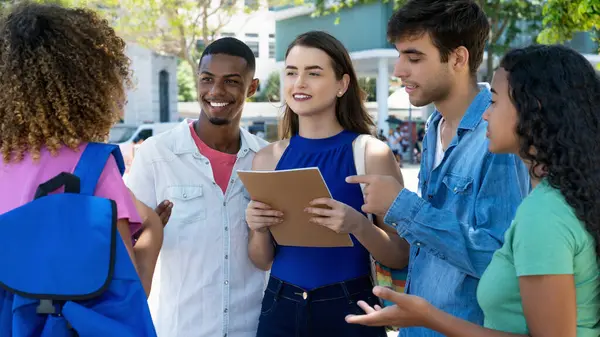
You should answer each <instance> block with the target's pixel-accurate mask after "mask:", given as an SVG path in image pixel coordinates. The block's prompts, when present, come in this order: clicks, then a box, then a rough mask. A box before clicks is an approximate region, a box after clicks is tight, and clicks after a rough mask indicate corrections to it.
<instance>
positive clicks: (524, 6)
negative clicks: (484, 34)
mask: <svg viewBox="0 0 600 337" xmlns="http://www.w3.org/2000/svg"><path fill="white" fill-rule="evenodd" d="M379 1H382V2H384V3H388V2H389V1H393V3H394V7H395V8H399V7H400V6H402V5H403V4H404V3H406V0H339V1H335V3H334V4H333V5H331V2H330V1H327V0H315V1H306V3H309V2H311V3H313V4H314V6H315V12H314V14H313V15H316V16H318V15H331V14H333V15H337V14H338V13H339V11H340V10H342V9H344V8H352V7H354V6H356V5H361V4H368V3H376V2H379ZM564 1H565V2H567V1H570V0H564ZM581 1H598V0H581ZM477 2H478V3H479V5H480V6H481V8H482V9H483V10H484V11H485V13H486V14H487V16H488V19H489V21H490V26H491V32H490V37H489V44H488V46H487V50H488V52H491V54H492V55H501V54H503V53H504V52H506V51H507V50H508V49H509V48H510V47H511V45H513V44H514V43H515V42H517V41H516V39H517V38H518V37H519V36H523V35H521V34H524V35H525V36H527V35H528V36H533V37H535V36H537V34H538V32H539V31H540V30H541V24H540V23H541V22H542V7H543V6H542V2H543V1H542V0H511V1H507V0H477ZM335 20H339V16H338V17H337V18H336V19H335ZM381 29H385V27H381ZM486 68H487V74H486V80H487V81H489V80H491V77H492V74H493V70H494V59H493V57H488V60H487V65H486Z"/></svg>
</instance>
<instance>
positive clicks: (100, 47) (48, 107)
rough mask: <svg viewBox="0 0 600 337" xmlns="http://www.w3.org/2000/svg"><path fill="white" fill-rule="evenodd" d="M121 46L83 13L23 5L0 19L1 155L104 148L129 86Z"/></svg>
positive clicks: (107, 27) (99, 21) (104, 25)
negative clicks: (99, 144) (91, 146)
mask: <svg viewBox="0 0 600 337" xmlns="http://www.w3.org/2000/svg"><path fill="white" fill-rule="evenodd" d="M129 64H130V60H129V58H128V57H127V56H126V55H125V41H123V40H122V39H121V38H120V37H118V36H117V35H116V34H115V31H114V30H113V29H112V28H111V27H110V25H109V23H108V21H106V20H103V19H102V18H100V17H99V16H98V15H97V14H96V13H94V12H93V11H90V10H85V9H69V8H64V7H61V6H59V5H54V4H51V5H48V4H47V5H42V4H35V3H22V4H20V5H17V6H15V7H13V8H12V9H10V10H7V11H6V12H4V13H3V15H2V18H1V19H0V151H1V152H2V158H3V160H4V162H10V161H16V162H18V161H20V160H22V159H23V156H24V154H25V153H30V154H31V156H32V158H33V160H38V159H39V154H40V149H41V148H42V147H44V146H45V147H46V148H48V149H49V150H50V152H51V153H52V154H56V153H57V151H58V149H59V148H60V147H62V146H68V147H69V148H71V149H76V148H77V147H78V146H79V144H80V143H82V142H92V141H94V142H103V141H105V140H106V137H107V135H108V133H109V131H110V128H111V126H113V124H114V123H116V122H117V121H118V120H119V119H120V110H121V106H122V105H123V103H124V102H125V95H126V88H127V87H128V86H130V85H131V81H130V70H129Z"/></svg>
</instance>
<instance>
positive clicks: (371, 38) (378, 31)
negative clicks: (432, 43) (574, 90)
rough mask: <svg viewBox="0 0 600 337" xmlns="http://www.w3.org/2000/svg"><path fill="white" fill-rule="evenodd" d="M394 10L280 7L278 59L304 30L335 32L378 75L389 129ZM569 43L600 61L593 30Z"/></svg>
mask: <svg viewBox="0 0 600 337" xmlns="http://www.w3.org/2000/svg"><path fill="white" fill-rule="evenodd" d="M393 11H394V9H393V1H388V2H387V3H384V2H382V1H380V2H373V3H370V4H362V5H355V6H353V7H351V8H345V9H342V10H341V11H340V12H339V13H337V14H335V15H329V16H319V17H312V16H311V14H312V13H313V12H314V6H312V5H310V4H308V5H304V6H281V7H279V8H276V9H275V20H276V24H275V36H276V39H275V40H276V41H275V58H276V61H277V62H278V64H280V66H281V65H282V64H283V61H284V56H285V51H286V48H287V46H288V45H289V44H290V43H291V42H292V40H293V39H294V38H295V37H296V36H297V35H299V34H301V33H304V32H307V31H310V30H323V31H326V32H328V33H330V34H332V35H333V36H335V37H336V38H337V39H339V40H340V41H341V42H342V43H343V44H344V45H345V46H346V48H347V49H348V51H349V52H350V56H351V58H352V60H353V63H354V66H355V69H356V71H357V73H358V76H359V77H374V78H376V79H377V95H376V96H377V118H376V119H377V126H378V129H383V130H387V127H388V126H387V122H386V120H387V118H388V114H389V111H390V108H391V107H390V106H389V103H388V90H389V79H390V77H391V76H392V73H393V68H394V62H395V60H396V58H397V57H398V52H397V51H396V49H395V48H394V46H393V45H391V44H390V43H389V42H388V41H387V36H386V29H387V22H388V20H389V18H390V17H391V15H392V14H393ZM532 41H534V39H533V38H532V37H531V36H521V37H518V38H517V39H516V40H515V43H514V47H518V46H521V45H528V44H530V43H531V42H532ZM567 45H569V46H571V47H572V48H574V49H576V50H577V51H579V52H581V53H583V54H584V55H585V56H586V58H587V59H588V60H589V61H590V62H591V63H592V64H594V65H596V66H597V65H598V64H600V55H598V44H597V43H595V42H594V41H593V40H592V37H591V33H589V32H583V33H578V34H576V35H575V36H574V38H573V40H572V41H570V42H569V43H567ZM487 57H488V55H487V52H486V53H485V54H484V60H483V63H482V66H481V67H480V69H479V73H480V74H481V76H480V79H481V78H483V76H482V75H483V74H485V73H487V69H486V64H487ZM496 62H497V59H496V60H495V63H496ZM496 64H497V63H496ZM432 111H433V106H432V105H430V106H428V107H425V108H423V109H420V110H419V111H418V112H417V118H427V116H428V115H429V114H430V113H431V112H432Z"/></svg>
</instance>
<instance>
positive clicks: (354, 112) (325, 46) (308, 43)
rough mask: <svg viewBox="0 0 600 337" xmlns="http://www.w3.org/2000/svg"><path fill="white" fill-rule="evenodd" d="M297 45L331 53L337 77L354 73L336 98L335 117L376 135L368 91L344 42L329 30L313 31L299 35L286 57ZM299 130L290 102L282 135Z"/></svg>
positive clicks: (351, 128) (345, 124) (346, 125)
mask: <svg viewBox="0 0 600 337" xmlns="http://www.w3.org/2000/svg"><path fill="white" fill-rule="evenodd" d="M295 46H303V47H309V48H317V49H320V50H322V51H324V52H325V53H327V55H329V57H330V58H331V63H332V65H333V71H334V72H335V77H336V78H337V80H341V79H342V77H343V76H344V74H348V76H350V83H349V84H348V90H347V91H346V93H345V94H344V96H342V97H340V98H338V99H337V101H336V104H335V117H336V118H337V120H338V123H340V125H341V126H342V127H343V128H344V130H348V131H353V132H356V133H358V134H374V132H375V130H374V127H375V123H374V122H373V118H371V115H369V112H368V111H367V108H366V107H365V104H364V102H365V97H366V94H365V92H364V90H362V89H361V88H360V86H359V84H358V77H357V76H356V72H355V71H354V67H353V65H352V60H351V59H350V55H349V54H348V51H347V50H346V48H345V47H344V45H343V44H342V43H341V42H340V41H339V40H338V39H336V38H335V37H333V36H331V35H330V34H328V33H325V32H322V31H310V32H307V33H304V34H301V35H299V36H298V37H296V39H295V40H294V41H293V42H292V43H291V44H290V45H289V47H288V49H287V51H286V52H285V58H287V56H288V54H289V53H290V51H291V50H292V48H294V47H295ZM298 129H299V122H298V115H297V114H296V113H295V112H294V111H292V109H290V107H289V106H288V105H287V104H286V105H285V111H284V113H283V119H282V121H281V130H280V132H281V137H282V138H290V137H291V136H293V135H297V134H298Z"/></svg>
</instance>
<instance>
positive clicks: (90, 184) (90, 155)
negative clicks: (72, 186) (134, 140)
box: [73, 143, 125, 195]
mask: <svg viewBox="0 0 600 337" xmlns="http://www.w3.org/2000/svg"><path fill="white" fill-rule="evenodd" d="M111 154H112V155H113V156H114V158H115V160H116V161H117V167H118V168H119V172H121V175H123V173H124V172H125V163H124V161H123V155H122V154H121V150H120V149H119V147H118V146H117V145H113V144H102V143H88V145H87V146H86V148H85V150H84V151H83V153H82V154H81V158H80V159H79V162H78V163H77V166H76V167H75V171H74V172H73V174H74V175H75V176H77V177H79V180H80V181H81V183H80V186H81V189H80V190H81V192H80V193H81V194H85V195H93V194H94V191H95V190H96V184H97V183H98V179H99V178H100V175H101V174H102V171H103V170H104V167H105V165H106V162H107V160H108V158H109V156H110V155H111Z"/></svg>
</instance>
